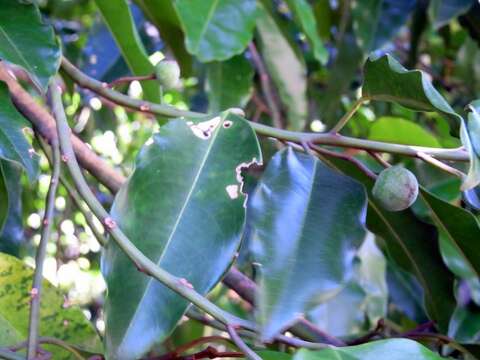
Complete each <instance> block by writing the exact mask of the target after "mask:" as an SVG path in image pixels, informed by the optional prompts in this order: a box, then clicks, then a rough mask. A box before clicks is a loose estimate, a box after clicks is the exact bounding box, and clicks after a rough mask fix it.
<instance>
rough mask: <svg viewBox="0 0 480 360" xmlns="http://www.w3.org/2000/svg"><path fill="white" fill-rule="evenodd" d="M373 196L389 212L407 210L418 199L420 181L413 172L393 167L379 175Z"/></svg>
mask: <svg viewBox="0 0 480 360" xmlns="http://www.w3.org/2000/svg"><path fill="white" fill-rule="evenodd" d="M372 194H373V197H374V198H375V199H376V200H377V201H378V202H379V203H380V205H382V207H383V208H385V209H386V210H388V211H401V210H405V209H406V208H408V207H410V206H411V205H412V204H413V203H414V202H415V200H416V199H417V196H418V181H417V178H416V177H415V175H414V174H413V173H412V172H411V171H409V170H407V169H405V168H404V167H401V166H392V167H389V168H388V169H385V170H383V171H382V172H381V173H380V174H379V175H378V178H377V181H375V185H374V186H373V190H372Z"/></svg>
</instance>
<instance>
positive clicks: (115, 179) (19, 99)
mask: <svg viewBox="0 0 480 360" xmlns="http://www.w3.org/2000/svg"><path fill="white" fill-rule="evenodd" d="M0 80H1V81H4V82H5V83H6V84H7V86H8V89H9V91H10V95H11V98H12V100H13V103H14V104H15V106H16V107H17V109H18V110H19V111H20V112H21V113H22V114H23V115H24V116H25V117H26V118H27V119H28V120H29V121H30V122H31V123H32V125H33V126H34V127H35V129H36V130H37V131H38V132H39V133H40V134H41V135H42V137H44V138H45V139H46V140H47V141H48V142H49V143H51V141H52V140H53V139H56V138H57V131H56V128H55V121H54V119H53V117H52V116H51V115H50V113H49V112H48V111H47V110H45V109H44V108H43V107H42V106H41V105H39V104H38V103H37V102H36V101H35V99H34V98H33V97H32V96H31V95H30V94H29V93H28V92H27V91H25V90H24V89H23V88H22V87H21V86H20V84H19V83H18V82H17V81H16V80H15V79H14V78H13V77H12V76H11V75H10V74H9V73H8V71H7V70H6V68H5V65H4V64H3V63H1V62H0ZM72 143H73V148H74V149H75V154H76V155H77V157H78V160H79V162H80V164H81V165H82V167H83V168H84V169H86V170H88V171H89V172H90V173H91V174H92V175H93V176H95V177H96V178H97V179H98V180H99V181H100V182H101V183H102V184H104V185H105V186H106V187H107V188H108V189H109V190H110V191H112V192H116V191H118V189H120V186H121V184H122V183H123V182H124V181H125V178H124V177H123V176H122V175H121V174H120V173H119V172H117V171H115V170H114V169H113V168H111V167H110V166H108V165H107V164H106V163H105V162H104V161H103V160H102V159H101V158H100V157H99V156H98V155H97V154H95V153H94V152H93V151H92V150H91V149H90V148H89V147H88V146H87V145H86V144H85V143H84V142H83V141H82V140H80V139H79V138H78V137H76V136H75V135H72Z"/></svg>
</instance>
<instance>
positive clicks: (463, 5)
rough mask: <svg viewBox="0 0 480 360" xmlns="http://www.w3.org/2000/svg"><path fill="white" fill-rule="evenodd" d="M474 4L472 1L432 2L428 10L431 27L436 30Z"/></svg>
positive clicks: (447, 0) (449, 0) (435, 0)
mask: <svg viewBox="0 0 480 360" xmlns="http://www.w3.org/2000/svg"><path fill="white" fill-rule="evenodd" d="M474 2H475V1H474V0H432V1H431V2H430V7H429V9H428V10H429V13H430V17H431V19H432V22H433V26H434V27H435V28H436V29H438V28H440V27H442V26H443V25H446V24H448V23H449V22H450V20H452V19H454V18H456V17H457V16H460V15H462V14H464V13H466V12H467V11H468V9H470V8H471V7H472V6H473V4H474Z"/></svg>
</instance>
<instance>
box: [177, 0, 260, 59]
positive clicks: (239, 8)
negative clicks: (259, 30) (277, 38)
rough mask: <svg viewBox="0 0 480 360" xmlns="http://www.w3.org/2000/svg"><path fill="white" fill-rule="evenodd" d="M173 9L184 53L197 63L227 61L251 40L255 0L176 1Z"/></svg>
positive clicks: (243, 48) (241, 50)
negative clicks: (197, 60) (197, 61)
mask: <svg viewBox="0 0 480 360" xmlns="http://www.w3.org/2000/svg"><path fill="white" fill-rule="evenodd" d="M175 8H176V9H177V13H178V17H179V18H180V22H181V24H182V27H183V30H184V32H185V36H186V40H185V41H186V46H187V50H188V51H189V52H190V54H192V55H195V56H196V57H197V58H198V59H199V60H200V61H203V62H208V61H213V60H218V61H222V60H226V59H229V58H231V57H232V56H234V55H237V54H240V53H241V52H243V50H245V48H246V47H247V45H248V43H249V42H250V40H251V39H252V36H253V29H254V27H255V18H256V1H255V0H177V1H176V2H175Z"/></svg>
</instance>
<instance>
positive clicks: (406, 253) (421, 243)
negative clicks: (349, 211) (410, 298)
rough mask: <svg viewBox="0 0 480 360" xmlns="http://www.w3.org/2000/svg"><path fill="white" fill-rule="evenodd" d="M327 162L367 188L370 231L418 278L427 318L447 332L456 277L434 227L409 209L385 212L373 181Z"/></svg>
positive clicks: (348, 167) (330, 160)
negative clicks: (377, 201) (377, 200)
mask: <svg viewBox="0 0 480 360" xmlns="http://www.w3.org/2000/svg"><path fill="white" fill-rule="evenodd" d="M325 161H326V162H327V164H329V165H330V166H332V167H334V168H337V169H338V170H339V171H341V172H343V173H345V174H346V175H349V176H352V177H353V178H354V179H356V180H358V181H359V182H361V183H362V184H363V185H365V187H366V188H367V190H368V194H369V197H368V199H369V206H368V213H367V227H368V229H369V230H370V231H372V232H373V233H374V234H376V235H378V236H379V237H380V238H382V239H383V240H384V245H385V248H386V251H387V255H388V256H389V257H390V258H391V259H392V260H393V261H394V263H395V264H396V265H397V266H399V267H400V268H402V269H403V270H405V271H408V272H409V273H411V274H413V275H415V277H416V279H417V280H418V282H419V283H420V285H421V287H422V289H423V291H424V303H425V307H426V310H427V313H428V315H429V316H430V318H431V319H433V320H435V321H436V322H437V323H438V325H439V326H440V328H441V329H444V330H446V329H447V327H448V322H449V320H450V315H451V314H452V312H453V311H454V306H455V299H454V298H453V277H452V274H451V273H450V272H449V271H448V269H447V268H446V267H445V265H444V263H443V261H442V257H441V255H440V252H439V250H438V241H437V234H436V230H435V228H434V227H433V226H430V225H428V224H426V223H423V222H421V221H419V220H418V219H417V218H416V217H415V216H414V215H413V213H412V212H411V211H410V210H405V211H401V212H397V213H392V212H388V211H385V210H383V209H382V207H381V206H380V205H379V204H377V203H376V201H375V200H374V199H373V198H372V196H371V190H372V188H373V184H374V181H373V180H372V179H371V178H369V177H368V176H366V175H365V174H364V173H363V172H361V171H360V170H359V169H358V168H357V167H355V166H354V165H352V163H350V162H347V161H345V160H342V159H335V158H328V159H326V160H325Z"/></svg>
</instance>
